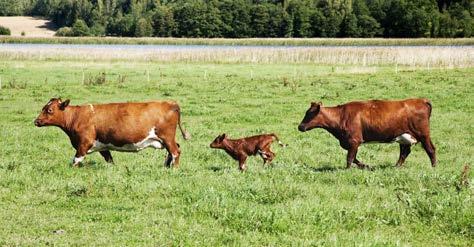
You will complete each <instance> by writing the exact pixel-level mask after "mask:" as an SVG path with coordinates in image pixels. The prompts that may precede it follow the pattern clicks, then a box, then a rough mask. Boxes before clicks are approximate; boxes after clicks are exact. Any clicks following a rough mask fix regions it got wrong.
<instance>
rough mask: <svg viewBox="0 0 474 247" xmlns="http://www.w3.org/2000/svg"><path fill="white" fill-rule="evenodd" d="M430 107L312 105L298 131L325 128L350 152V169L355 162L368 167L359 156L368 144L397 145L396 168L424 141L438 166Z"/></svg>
mask: <svg viewBox="0 0 474 247" xmlns="http://www.w3.org/2000/svg"><path fill="white" fill-rule="evenodd" d="M431 108H432V107H431V102H430V101H429V100H427V99H407V100H400V101H388V100H370V101H355V102H349V103H347V104H343V105H338V106H335V107H323V106H322V104H321V102H319V103H314V102H313V103H311V107H310V108H309V109H308V110H307V111H306V115H305V116H304V119H303V121H301V124H300V125H299V126H298V129H299V130H300V131H302V132H305V131H308V130H311V129H313V128H323V129H325V130H327V131H328V132H329V133H331V134H332V135H333V136H334V137H336V138H337V139H338V140H339V143H340V145H341V147H342V148H344V149H346V150H347V151H348V153H347V168H349V167H351V165H352V163H353V162H354V163H355V164H356V165H357V166H359V167H361V168H363V167H366V165H364V164H363V163H362V162H360V161H359V160H357V158H356V155H357V149H358V148H359V145H361V144H363V143H368V142H382V143H389V142H398V143H399V144H400V157H399V159H398V162H397V164H396V165H397V166H402V164H403V162H405V159H406V158H407V156H408V155H409V154H410V151H411V145H413V144H416V143H417V142H421V143H422V145H423V148H424V149H425V151H426V153H427V154H428V156H429V157H430V159H431V166H433V167H435V166H436V154H435V147H434V145H433V143H432V142H431V139H430V122H429V120H430V115H431Z"/></svg>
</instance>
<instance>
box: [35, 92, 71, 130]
mask: <svg viewBox="0 0 474 247" xmlns="http://www.w3.org/2000/svg"><path fill="white" fill-rule="evenodd" d="M68 105H69V100H65V101H62V100H61V98H52V99H50V100H49V102H48V103H47V104H46V105H45V106H44V107H43V109H42V110H41V113H40V114H39V116H38V117H37V118H36V119H35V121H34V123H35V125H36V126H38V127H42V126H50V125H54V126H60V125H61V124H62V123H63V121H64V110H65V109H66V107H67V106H68Z"/></svg>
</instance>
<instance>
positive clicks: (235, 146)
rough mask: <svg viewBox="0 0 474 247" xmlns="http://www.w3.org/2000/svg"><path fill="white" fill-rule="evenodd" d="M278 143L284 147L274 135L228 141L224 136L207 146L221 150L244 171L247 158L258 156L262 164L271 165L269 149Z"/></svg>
mask: <svg viewBox="0 0 474 247" xmlns="http://www.w3.org/2000/svg"><path fill="white" fill-rule="evenodd" d="M275 140H276V141H278V144H279V145H280V146H282V147H284V146H285V144H283V143H282V142H281V141H280V140H279V139H278V137H277V136H276V135H275V134H273V133H272V134H263V135H255V136H249V137H245V138H240V139H233V140H232V139H229V138H227V135H226V134H222V135H219V136H217V137H216V138H215V139H214V141H213V142H212V143H211V144H210V145H209V146H210V147H211V148H218V149H223V150H224V151H225V152H226V153H227V154H229V155H230V156H231V157H232V158H233V159H235V160H237V161H238V162H239V169H240V170H241V171H245V170H246V169H247V165H246V164H245V161H246V160H247V157H248V156H251V155H257V154H259V155H260V156H261V157H262V159H263V164H264V165H265V164H266V163H267V162H268V163H271V162H272V160H273V159H274V158H275V153H274V152H273V151H272V150H271V149H270V145H271V144H272V143H273V141H275Z"/></svg>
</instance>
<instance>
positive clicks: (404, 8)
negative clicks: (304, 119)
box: [0, 0, 474, 38]
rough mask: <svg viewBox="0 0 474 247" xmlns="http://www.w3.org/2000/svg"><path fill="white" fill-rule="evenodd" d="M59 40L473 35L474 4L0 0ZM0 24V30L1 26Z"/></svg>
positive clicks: (3, 8)
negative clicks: (48, 26) (42, 22)
mask: <svg viewBox="0 0 474 247" xmlns="http://www.w3.org/2000/svg"><path fill="white" fill-rule="evenodd" d="M0 15H37V16H44V17H46V18H49V19H51V20H52V21H53V22H54V23H56V25H58V26H59V27H63V28H61V29H60V30H59V31H58V34H59V35H63V36H104V35H107V36H126V37H150V36H157V37H209V38H215V37H225V38H247V37H387V38H388V37H406V38H416V37H471V36H473V34H474V18H473V16H474V1H472V0H16V1H11V0H0ZM0 25H1V24H0Z"/></svg>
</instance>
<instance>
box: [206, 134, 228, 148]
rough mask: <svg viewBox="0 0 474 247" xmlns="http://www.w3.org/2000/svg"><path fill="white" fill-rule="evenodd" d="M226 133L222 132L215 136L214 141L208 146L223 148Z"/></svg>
mask: <svg viewBox="0 0 474 247" xmlns="http://www.w3.org/2000/svg"><path fill="white" fill-rule="evenodd" d="M226 138H227V135H226V134H222V135H219V136H217V137H216V139H214V141H213V142H212V143H211V145H210V147H211V148H223V147H224V140H226Z"/></svg>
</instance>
